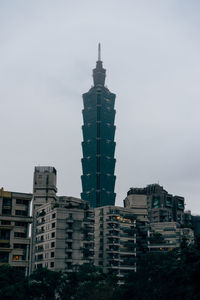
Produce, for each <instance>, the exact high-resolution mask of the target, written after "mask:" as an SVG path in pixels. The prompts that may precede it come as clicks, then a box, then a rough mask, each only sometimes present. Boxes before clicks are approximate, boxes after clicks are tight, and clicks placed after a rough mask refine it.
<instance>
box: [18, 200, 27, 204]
mask: <svg viewBox="0 0 200 300" xmlns="http://www.w3.org/2000/svg"><path fill="white" fill-rule="evenodd" d="M16 204H28V202H27V201H26V200H22V199H16Z"/></svg>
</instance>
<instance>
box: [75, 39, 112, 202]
mask: <svg viewBox="0 0 200 300" xmlns="http://www.w3.org/2000/svg"><path fill="white" fill-rule="evenodd" d="M105 77H106V70H105V69H104V68H103V64H102V61H101V48H100V44H99V46H98V60H97V62H96V68H95V69H94V70H93V81H94V86H92V87H91V89H90V90H89V91H88V92H87V93H85V94H83V104H84V109H83V124H84V125H83V126H82V131H83V142H82V150H83V159H82V169H83V175H82V176H81V180H82V193H81V198H82V199H83V200H87V201H89V202H90V205H91V207H99V206H104V205H114V203H115V196H116V194H115V193H114V188H115V179H116V176H115V175H114V171H115V161H116V160H115V158H114V153H115V142H114V136H115V125H114V120H115V109H114V105H115V94H113V93H111V92H110V91H109V90H108V88H107V87H106V86H105V85H104V83H105Z"/></svg>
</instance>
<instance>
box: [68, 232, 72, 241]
mask: <svg viewBox="0 0 200 300" xmlns="http://www.w3.org/2000/svg"><path fill="white" fill-rule="evenodd" d="M68 239H70V240H71V239H72V232H69V233H68Z"/></svg>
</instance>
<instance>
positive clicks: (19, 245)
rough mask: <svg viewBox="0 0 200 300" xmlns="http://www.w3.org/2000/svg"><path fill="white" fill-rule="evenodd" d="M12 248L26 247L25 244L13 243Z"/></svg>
mask: <svg viewBox="0 0 200 300" xmlns="http://www.w3.org/2000/svg"><path fill="white" fill-rule="evenodd" d="M14 248H15V249H26V245H25V244H14Z"/></svg>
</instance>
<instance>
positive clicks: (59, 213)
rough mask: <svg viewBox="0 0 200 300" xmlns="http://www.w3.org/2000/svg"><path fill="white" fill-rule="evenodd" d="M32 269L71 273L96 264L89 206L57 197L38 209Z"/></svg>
mask: <svg viewBox="0 0 200 300" xmlns="http://www.w3.org/2000/svg"><path fill="white" fill-rule="evenodd" d="M35 219H36V234H35V240H34V241H33V256H34V261H33V269H35V268H38V267H47V268H49V269H51V270H55V271H60V270H65V271H71V270H72V269H73V268H74V267H76V266H77V265H81V264H83V263H89V262H93V257H94V212H93V210H91V209H90V208H89V204H88V203H87V202H86V201H84V200H81V199H78V198H74V197H66V196H63V197H57V201H56V202H49V203H46V204H43V205H41V206H39V207H38V208H37V209H36V210H35Z"/></svg>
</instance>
